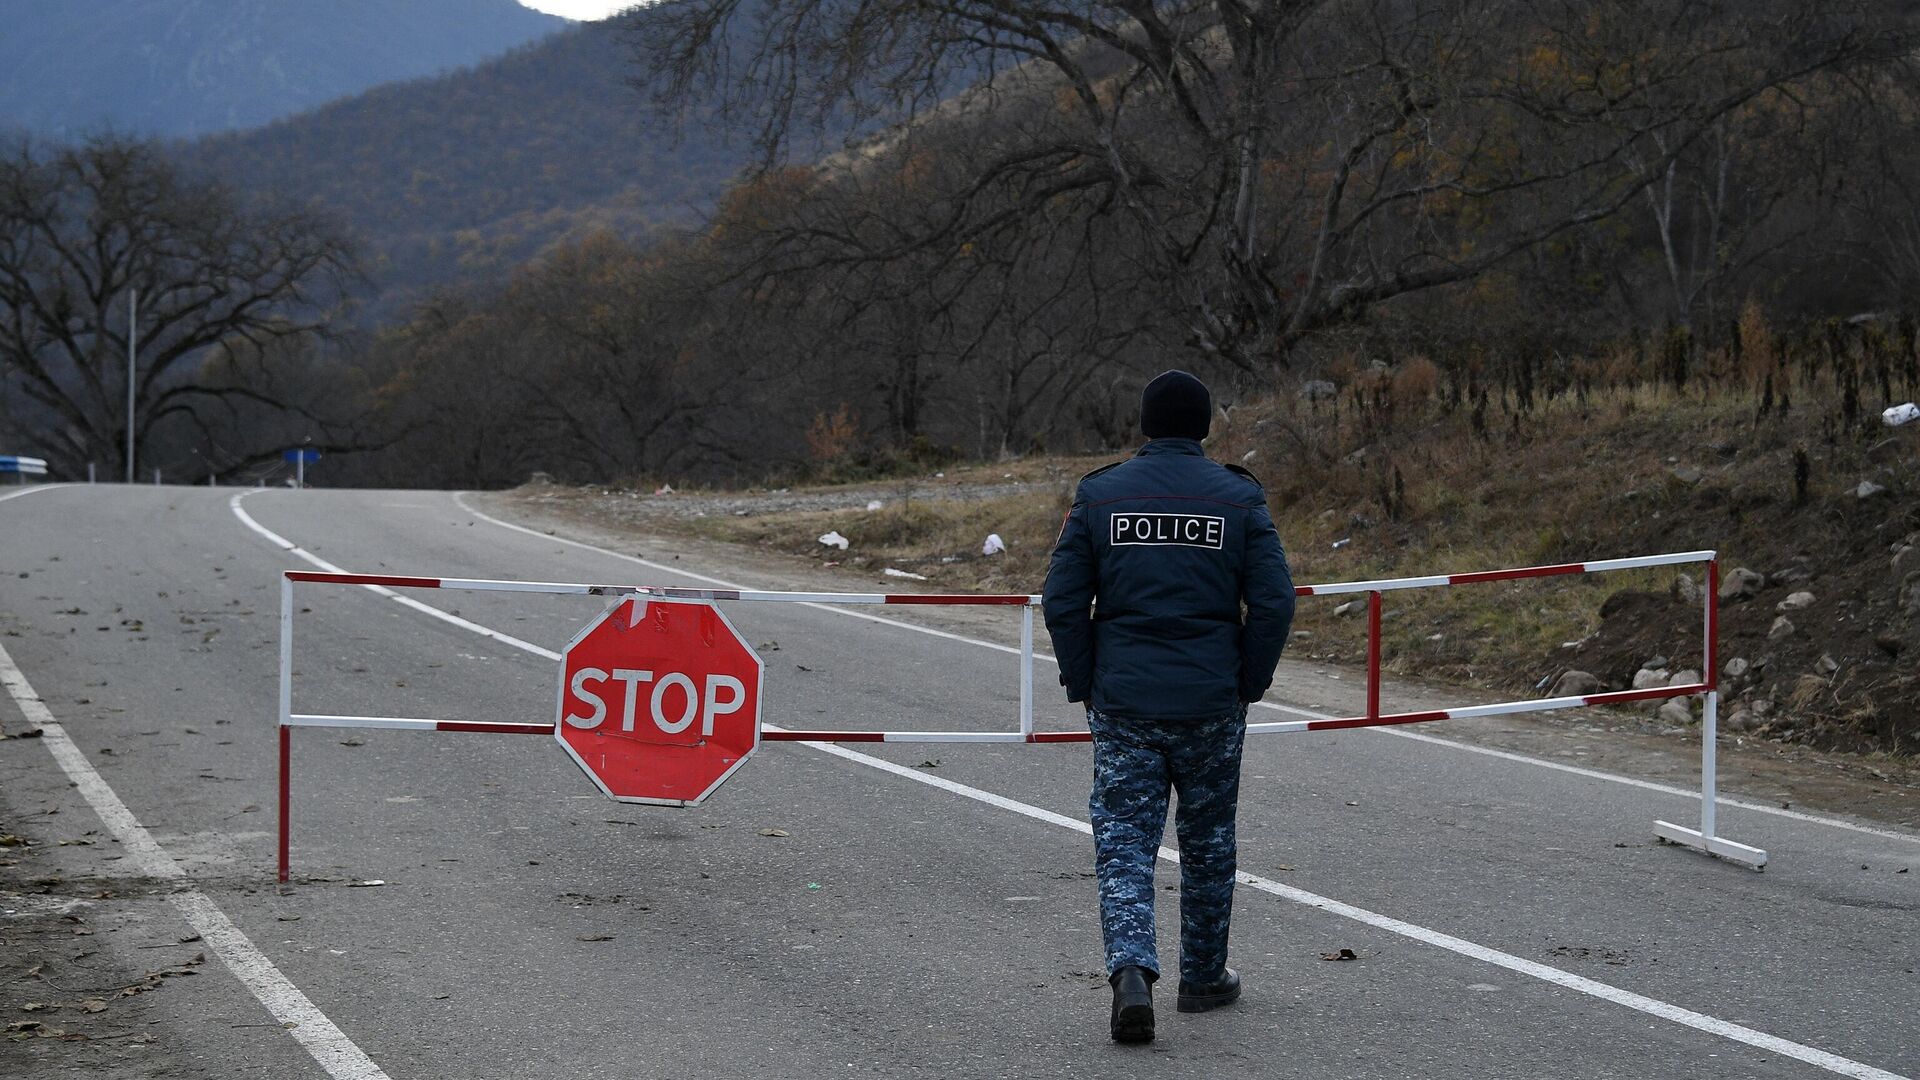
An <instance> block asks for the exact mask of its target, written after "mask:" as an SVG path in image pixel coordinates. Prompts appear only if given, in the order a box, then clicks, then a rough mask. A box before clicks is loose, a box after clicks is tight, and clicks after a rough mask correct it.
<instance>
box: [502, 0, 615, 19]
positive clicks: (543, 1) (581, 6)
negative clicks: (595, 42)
mask: <svg viewBox="0 0 1920 1080" xmlns="http://www.w3.org/2000/svg"><path fill="white" fill-rule="evenodd" d="M520 2H521V3H522V4H525V5H526V6H528V7H530V8H534V9H535V10H538V11H544V12H546V13H548V14H549V15H560V16H563V17H565V18H569V19H581V20H593V19H604V18H606V17H607V16H609V15H611V14H613V13H614V12H616V11H620V10H622V9H625V8H630V7H635V6H637V5H638V4H639V2H640V0H520Z"/></svg>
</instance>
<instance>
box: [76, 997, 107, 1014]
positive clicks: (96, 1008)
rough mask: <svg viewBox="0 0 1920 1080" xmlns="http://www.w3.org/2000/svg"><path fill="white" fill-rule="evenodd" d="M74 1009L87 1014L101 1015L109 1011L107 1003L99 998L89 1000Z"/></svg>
mask: <svg viewBox="0 0 1920 1080" xmlns="http://www.w3.org/2000/svg"><path fill="white" fill-rule="evenodd" d="M74 1008H76V1009H79V1010H80V1011H81V1012H86V1013H100V1012H106V1011H107V1003H106V1002H104V1001H101V1000H100V999H99V998H88V999H86V1000H85V1001H82V1002H80V1003H79V1004H77V1005H75V1006H74Z"/></svg>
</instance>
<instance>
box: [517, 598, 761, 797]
mask: <svg viewBox="0 0 1920 1080" xmlns="http://www.w3.org/2000/svg"><path fill="white" fill-rule="evenodd" d="M763 666H764V665H763V664H762V663H761V661H760V656H759V654H757V653H755V652H754V651H753V649H751V648H749V647H748V646H747V643H746V642H745V641H743V640H741V637H740V634H739V633H738V632H737V631H735V630H734V628H733V624H732V623H730V622H728V621H727V617H726V616H725V615H723V614H722V613H721V612H720V609H719V608H717V607H714V606H713V605H712V604H711V603H707V602H705V601H699V600H658V599H654V600H647V601H644V602H643V601H640V600H637V599H634V598H629V599H626V600H623V601H621V602H620V603H619V604H616V605H614V606H613V607H612V608H610V609H608V610H607V611H606V612H604V613H602V614H601V616H600V617H599V618H597V619H595V620H594V621H593V622H591V623H589V624H588V625H587V628H586V629H584V630H582V631H580V633H579V634H578V635H576V636H575V637H574V639H573V640H572V641H570V642H568V643H567V649H566V655H565V656H563V657H562V658H561V662H560V709H559V715H558V717H557V718H556V719H555V721H554V728H553V735H554V738H556V739H558V740H559V741H560V745H561V746H562V747H565V748H566V751H567V754H568V756H570V757H572V758H573V760H574V761H575V762H576V763H577V764H578V765H579V766H580V767H581V768H582V769H585V770H586V771H587V775H588V776H591V777H593V782H594V783H595V784H597V785H598V786H599V788H600V790H601V791H603V792H605V793H606V794H607V795H609V796H610V797H612V798H615V799H618V800H620V801H621V802H637V803H656V804H659V805H662V806H693V805H696V804H698V803H699V802H700V800H702V799H704V798H706V797H707V796H708V795H710V794H712V793H713V790H714V789H715V788H717V787H719V786H720V784H721V783H722V782H723V781H725V780H726V778H727V777H729V776H731V775H733V771H734V770H735V769H738V768H739V767H740V764H741V763H742V762H744V761H745V760H746V759H747V756H748V755H749V754H751V753H753V751H754V750H755V749H756V748H758V747H759V745H760V673H761V669H762V667H763Z"/></svg>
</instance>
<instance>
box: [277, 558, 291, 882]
mask: <svg viewBox="0 0 1920 1080" xmlns="http://www.w3.org/2000/svg"><path fill="white" fill-rule="evenodd" d="M292 716H293V579H292V578H289V577H287V576H285V575H281V578H280V880H281V881H285V880H287V872H288V864H289V862H290V854H289V852H290V845H289V836H290V833H291V823H290V822H289V821H288V810H289V808H290V806H291V804H292V801H293V800H292V798H291V797H290V789H291V787H292V778H291V776H290V775H289V768H290V765H291V761H290V759H291V758H292V739H291V736H292V734H293V728H291V727H289V726H288V724H287V721H288V719H289V718H291V717H292Z"/></svg>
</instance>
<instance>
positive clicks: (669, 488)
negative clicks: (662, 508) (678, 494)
mask: <svg viewBox="0 0 1920 1080" xmlns="http://www.w3.org/2000/svg"><path fill="white" fill-rule="evenodd" d="M653 493H654V494H655V495H671V494H673V485H672V484H661V485H660V486H659V487H657V488H655V489H653Z"/></svg>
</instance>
